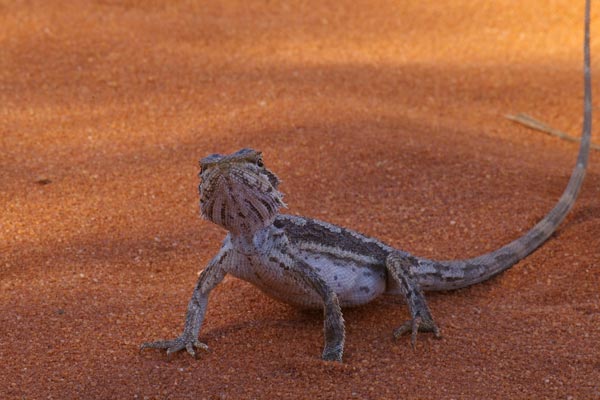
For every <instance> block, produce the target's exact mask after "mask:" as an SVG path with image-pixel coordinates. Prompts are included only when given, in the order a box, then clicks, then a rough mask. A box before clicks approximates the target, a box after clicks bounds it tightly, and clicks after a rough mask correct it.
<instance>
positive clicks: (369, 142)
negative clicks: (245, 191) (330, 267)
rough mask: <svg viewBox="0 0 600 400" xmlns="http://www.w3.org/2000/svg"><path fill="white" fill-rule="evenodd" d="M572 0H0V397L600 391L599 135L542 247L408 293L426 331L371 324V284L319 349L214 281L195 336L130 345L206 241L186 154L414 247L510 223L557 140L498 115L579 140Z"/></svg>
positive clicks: (496, 238)
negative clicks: (202, 347) (185, 348)
mask: <svg viewBox="0 0 600 400" xmlns="http://www.w3.org/2000/svg"><path fill="white" fill-rule="evenodd" d="M575 3H577V4H575ZM579 3H583V1H577V2H574V1H573V0H551V1H541V0H536V1H526V2H515V1H509V0H500V1H494V2H480V1H468V0H453V1H448V2H438V1H417V0H410V1H408V0H407V1H383V0H382V1H359V2H356V1H345V0H340V1H331V2H320V1H286V2H278V1H251V2H246V1H229V0H227V1H215V2H200V1H174V2H167V1H165V2H162V1H140V2H137V1H116V0H114V1H113V0H103V1H100V0H98V1H64V2H63V1H42V0H38V1H35V0H32V1H0V285H1V291H0V375H1V376H2V379H1V382H0V398H2V399H20V398H25V399H41V398H44V399H45V398H53V399H71V398H90V399H95V398H98V399H101V398H121V399H132V398H138V399H142V398H150V399H154V398H157V399H166V398H168V399H185V398H190V399H191V398H193V399H203V398H207V399H224V398H229V399H237V398H357V399H381V398H384V399H397V398H445V399H449V398H458V399H481V398H550V399H568V398H573V399H591V398H600V152H594V153H593V154H592V156H591V160H590V162H591V164H590V168H589V173H588V176H587V178H586V179H587V180H586V182H585V183H584V187H583V190H582V192H581V195H580V198H579V200H578V203H577V205H576V206H575V208H574V210H573V212H572V213H571V214H570V216H569V217H568V218H567V220H566V221H565V223H563V225H562V226H561V227H560V229H559V231H558V232H557V233H556V235H555V236H553V237H552V238H551V240H549V241H548V242H547V243H546V244H545V245H544V246H543V247H542V248H541V249H539V250H538V251H537V252H535V253H534V254H533V255H531V256H530V257H528V258H527V259H526V260H524V261H522V262H521V263H519V264H518V265H516V266H515V267H514V268H513V269H511V270H510V271H508V272H506V273H504V274H502V275H500V276H498V277H496V278H494V279H492V280H490V281H488V282H485V283H483V284H480V285H478V286H474V287H472V288H468V289H464V290H460V291H456V292H450V293H431V294H429V295H428V299H429V302H430V303H429V304H430V306H431V309H432V312H433V314H434V316H435V317H436V319H437V322H438V324H439V325H440V327H441V329H442V332H443V334H444V339H443V340H439V341H438V340H434V339H433V338H432V337H431V336H428V335H422V336H420V338H419V342H418V346H417V350H416V351H413V350H412V349H411V348H410V345H409V343H408V339H405V340H399V341H394V340H393V339H392V335H391V333H392V330H393V329H394V328H395V327H397V326H398V325H399V324H400V323H401V322H403V321H404V320H405V319H406V318H407V316H408V315H407V310H406V307H405V306H404V305H403V304H402V301H401V300H399V299H397V298H392V297H383V298H381V299H379V300H377V301H375V302H374V303H372V304H370V305H368V306H365V307H362V308H357V309H351V310H346V311H345V318H346V326H347V342H346V353H345V363H344V364H343V365H338V364H332V363H325V362H322V361H321V360H320V359H319V355H320V352H321V346H322V330H321V326H322V316H321V314H320V313H319V312H315V313H308V312H302V311H299V310H296V309H294V308H291V307H289V306H286V305H283V304H280V303H278V302H276V301H274V300H272V299H270V298H268V297H266V296H265V295H263V294H262V293H261V292H259V291H258V290H257V289H255V288H254V287H252V286H251V285H249V284H246V283H244V282H241V281H238V280H236V279H234V278H226V280H225V281H224V283H223V284H222V285H221V286H219V287H218V288H217V289H216V290H215V291H214V292H213V294H212V295H211V299H210V304H209V309H208V314H207V317H206V321H205V325H204V327H203V330H202V332H201V334H200V338H201V340H203V341H206V342H207V343H208V345H209V346H210V347H211V352H210V353H207V354H202V355H201V357H200V358H199V360H193V359H192V358H191V357H189V356H188V355H187V354H177V355H175V356H174V357H172V359H171V360H170V361H167V359H166V357H165V354H164V353H159V352H158V351H147V352H144V353H143V354H139V353H138V347H139V345H140V344H141V343H142V342H143V341H149V340H156V339H160V338H171V337H174V336H176V335H178V334H179V333H180V331H181V329H182V327H183V317H184V313H185V308H186V306H187V302H188V299H189V296H190V294H191V291H192V289H193V286H194V284H195V281H196V278H197V275H198V272H199V271H200V270H201V269H202V268H203V266H204V265H205V263H206V262H207V261H208V260H209V259H210V258H211V257H212V255H213V254H214V253H215V252H216V251H217V249H218V247H219V244H220V241H221V240H222V238H223V236H224V231H223V230H221V229H220V228H218V227H216V226H214V225H212V224H211V223H209V222H206V221H202V220H200V218H199V216H198V196H197V189H196V186H197V183H198V181H197V172H198V167H197V161H198V159H200V158H201V157H203V156H205V155H207V154H209V153H213V152H223V153H224V152H231V151H235V150H237V149H239V148H241V147H253V148H257V149H261V150H262V151H263V152H264V157H265V162H266V163H267V164H268V165H269V167H270V168H271V169H273V170H274V171H275V172H276V173H277V174H278V175H279V176H280V178H282V180H283V185H282V190H283V191H284V192H285V193H286V201H287V203H288V204H289V210H287V211H286V212H289V213H294V214H303V215H308V216H311V217H315V218H320V219H325V220H328V221H330V222H334V223H338V224H342V225H345V226H348V227H351V228H354V229H356V230H359V231H362V232H364V233H366V234H370V235H373V236H377V237H379V238H381V239H383V240H385V241H387V242H388V243H390V244H392V245H395V246H397V247H400V248H402V249H404V250H407V251H410V252H412V253H414V254H417V255H422V256H428V257H435V258H443V259H446V258H454V257H467V256H475V255H477V254H479V253H482V252H484V251H489V250H492V249H495V248H497V247H499V246H500V245H502V244H504V243H506V242H508V241H510V240H512V239H514V238H516V237H518V236H519V235H520V234H522V233H523V232H524V231H525V230H527V229H528V228H529V227H531V226H532V225H533V224H534V223H535V222H536V221H537V220H538V219H539V218H541V217H542V216H543V215H544V214H545V213H546V212H547V211H548V210H549V209H550V208H551V207H552V205H553V204H554V202H555V201H556V200H557V198H558V196H559V195H560V193H561V192H562V190H563V188H564V186H565V185H566V182H567V179H568V176H569V174H570V171H571V168H572V165H573V163H574V160H575V156H576V152H577V145H575V144H573V143H569V142H565V141H561V140H559V139H556V138H552V137H550V136H546V135H544V134H542V133H538V132H534V131H531V130H527V129H526V128H523V127H521V126H519V125H517V124H514V123H513V122H510V121H508V120H506V119H505V118H504V115H505V114H508V113H513V114H514V113H519V112H525V113H528V114H531V115H533V116H535V117H537V118H540V119H542V120H544V121H545V122H546V123H548V124H549V125H552V126H553V127H556V128H558V129H562V130H564V131H567V132H569V133H571V134H573V135H578V134H579V130H580V126H581V121H582V117H581V108H582V105H581V103H582V66H581V59H582V55H581V42H582V32H583V28H582V20H583V4H579ZM594 3H595V4H594V6H595V9H594V10H593V19H592V38H593V42H592V57H593V59H595V60H596V59H598V58H600V40H598V38H599V37H600V21H599V19H598V15H599V13H600V10H599V8H600V7H598V6H599V5H600V4H598V3H597V2H594ZM598 65H599V64H598V63H597V62H593V65H592V69H593V73H594V74H595V76H594V78H595V82H600V68H599V67H598ZM597 86H598V84H597V83H596V87H597ZM596 104H597V101H596ZM596 110H597V107H596ZM598 115H599V114H595V116H594V124H595V127H598V126H600V117H598ZM598 131H599V130H598V128H596V132H598ZM599 139H600V134H596V135H595V138H594V140H595V141H596V142H599V141H600V140H599Z"/></svg>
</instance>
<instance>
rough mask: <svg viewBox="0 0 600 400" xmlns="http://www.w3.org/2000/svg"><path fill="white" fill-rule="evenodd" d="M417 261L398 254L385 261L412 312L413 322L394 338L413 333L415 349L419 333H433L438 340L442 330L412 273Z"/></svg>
mask: <svg viewBox="0 0 600 400" xmlns="http://www.w3.org/2000/svg"><path fill="white" fill-rule="evenodd" d="M416 262H417V261H416V259H415V258H414V257H411V256H407V255H403V254H401V253H398V252H393V253H390V254H389V255H388V257H387V259H386V260H385V266H386V269H387V271H388V274H389V276H390V278H391V279H393V280H394V281H395V282H396V283H398V286H399V288H400V292H401V293H402V295H403V296H404V298H405V299H406V304H408V309H409V311H410V315H411V320H410V321H407V322H405V323H404V324H402V326H400V327H399V328H398V329H396V330H395V331H394V337H395V338H398V337H400V336H402V335H404V334H405V333H408V332H411V344H412V347H413V348H415V344H416V342H417V333H418V332H433V334H434V335H435V337H436V338H440V337H441V334H440V330H439V328H438V327H437V325H436V324H435V322H434V320H433V317H432V316H431V312H430V311H429V307H428V306H427V301H426V300H425V296H424V295H423V292H422V291H421V288H420V286H419V283H418V282H417V280H416V279H415V277H414V274H413V273H412V270H411V266H413V265H415V263H416Z"/></svg>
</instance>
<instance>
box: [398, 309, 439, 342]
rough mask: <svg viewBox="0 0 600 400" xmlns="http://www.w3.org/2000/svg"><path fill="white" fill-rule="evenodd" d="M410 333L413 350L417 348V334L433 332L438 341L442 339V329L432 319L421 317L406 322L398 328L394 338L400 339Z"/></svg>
mask: <svg viewBox="0 0 600 400" xmlns="http://www.w3.org/2000/svg"><path fill="white" fill-rule="evenodd" d="M408 332H410V333H411V334H410V344H411V345H412V348H413V350H414V349H415V348H416V344H417V334H418V333H419V332H433V335H434V336H435V338H436V339H440V338H441V337H442V334H441V333H440V329H439V328H438V327H437V325H436V324H435V322H434V321H433V319H431V318H425V319H424V318H422V317H420V316H417V317H414V318H413V319H411V320H409V321H406V322H405V323H404V324H402V326H400V327H399V328H397V329H396V330H395V331H394V337H395V338H396V339H398V338H399V337H400V336H402V335H404V334H406V333H408Z"/></svg>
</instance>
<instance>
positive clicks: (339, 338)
mask: <svg viewBox="0 0 600 400" xmlns="http://www.w3.org/2000/svg"><path fill="white" fill-rule="evenodd" d="M278 258H281V259H282V260H281V261H282V262H281V263H280V264H279V265H281V266H284V268H285V269H286V272H287V273H291V274H292V275H293V276H294V277H295V279H297V280H299V281H300V282H301V283H303V286H305V287H307V288H308V289H309V290H313V291H314V292H315V293H316V294H317V295H318V296H319V297H320V298H321V299H322V300H323V314H324V323H323V331H324V336H325V345H324V348H323V354H322V355H321V358H322V359H323V360H326V361H338V362H341V361H342V356H343V354H344V342H345V327H344V317H343V316H342V309H341V307H340V303H339V300H338V297H337V294H336V293H335V292H334V291H333V289H332V288H331V287H330V286H329V285H328V284H327V282H326V281H325V280H324V279H323V278H322V277H321V276H320V275H319V274H318V273H317V272H316V271H315V270H314V269H313V267H311V266H310V265H309V264H308V263H306V262H304V261H303V260H301V259H299V258H298V257H293V256H291V255H289V254H285V253H284V254H281V255H278V256H277V257H275V259H278ZM283 260H285V262H284V261H283Z"/></svg>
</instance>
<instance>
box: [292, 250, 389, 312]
mask: <svg viewBox="0 0 600 400" xmlns="http://www.w3.org/2000/svg"><path fill="white" fill-rule="evenodd" d="M300 257H301V258H302V259H303V260H304V261H305V262H306V263H307V264H309V265H311V266H312V267H313V268H314V269H315V270H316V271H317V272H318V273H319V275H320V276H321V277H322V278H323V279H324V280H325V282H327V284H328V285H329V287H330V288H331V289H333V291H334V292H335V293H336V294H337V296H338V300H339V301H340V305H341V306H342V307H352V306H359V305H361V304H365V303H368V302H370V301H371V300H373V299H374V298H375V297H377V296H379V295H380V294H382V293H383V292H385V290H386V283H385V282H386V274H385V268H384V267H383V266H379V265H372V264H366V263H362V262H360V261H357V260H350V259H340V258H338V257H335V256H332V255H329V254H323V253H312V252H308V251H301V252H300ZM319 305H322V303H320V304H319Z"/></svg>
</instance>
